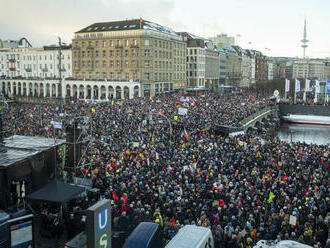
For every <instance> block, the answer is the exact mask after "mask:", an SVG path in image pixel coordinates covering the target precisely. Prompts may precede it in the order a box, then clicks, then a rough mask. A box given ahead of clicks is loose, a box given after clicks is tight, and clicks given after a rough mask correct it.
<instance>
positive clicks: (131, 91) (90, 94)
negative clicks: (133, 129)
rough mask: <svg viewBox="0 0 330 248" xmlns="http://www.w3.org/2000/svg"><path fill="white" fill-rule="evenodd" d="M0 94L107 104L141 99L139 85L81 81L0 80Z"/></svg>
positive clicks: (118, 82)
mask: <svg viewBox="0 0 330 248" xmlns="http://www.w3.org/2000/svg"><path fill="white" fill-rule="evenodd" d="M0 91H1V93H3V94H5V95H7V96H9V97H16V96H20V97H43V98H55V97H56V98H57V97H59V96H60V92H62V93H61V96H62V98H70V99H80V100H90V101H109V100H112V99H133V98H137V97H141V86H140V83H130V82H126V81H125V82H120V81H115V82H113V81H84V80H63V81H62V82H61V83H60V80H51V79H43V80H31V79H0Z"/></svg>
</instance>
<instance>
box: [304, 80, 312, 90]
mask: <svg viewBox="0 0 330 248" xmlns="http://www.w3.org/2000/svg"><path fill="white" fill-rule="evenodd" d="M310 90H311V80H309V79H306V85H305V91H310Z"/></svg>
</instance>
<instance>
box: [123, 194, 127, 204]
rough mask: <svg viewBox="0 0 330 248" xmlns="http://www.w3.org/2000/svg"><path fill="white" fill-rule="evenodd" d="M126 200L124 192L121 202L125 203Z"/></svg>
mask: <svg viewBox="0 0 330 248" xmlns="http://www.w3.org/2000/svg"><path fill="white" fill-rule="evenodd" d="M126 202H127V199H126V196H125V193H123V203H124V204H126Z"/></svg>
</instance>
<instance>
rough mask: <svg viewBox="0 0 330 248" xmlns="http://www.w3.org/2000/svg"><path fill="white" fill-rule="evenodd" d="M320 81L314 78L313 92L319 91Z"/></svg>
mask: <svg viewBox="0 0 330 248" xmlns="http://www.w3.org/2000/svg"><path fill="white" fill-rule="evenodd" d="M320 91H321V90H320V81H319V80H315V93H317V94H318V93H320Z"/></svg>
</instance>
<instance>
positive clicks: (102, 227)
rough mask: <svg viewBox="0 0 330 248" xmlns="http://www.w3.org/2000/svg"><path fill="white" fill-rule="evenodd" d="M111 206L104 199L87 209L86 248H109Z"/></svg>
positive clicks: (108, 201)
mask: <svg viewBox="0 0 330 248" xmlns="http://www.w3.org/2000/svg"><path fill="white" fill-rule="evenodd" d="M110 209H111V205H110V200H107V199H104V200H102V201H99V202H97V203H96V204H94V205H93V206H91V207H90V208H88V209H87V213H86V216H87V222H86V223H87V225H86V234H87V248H110V247H111V212H110Z"/></svg>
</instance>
